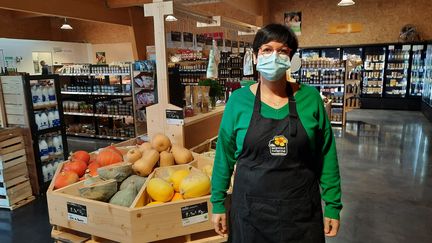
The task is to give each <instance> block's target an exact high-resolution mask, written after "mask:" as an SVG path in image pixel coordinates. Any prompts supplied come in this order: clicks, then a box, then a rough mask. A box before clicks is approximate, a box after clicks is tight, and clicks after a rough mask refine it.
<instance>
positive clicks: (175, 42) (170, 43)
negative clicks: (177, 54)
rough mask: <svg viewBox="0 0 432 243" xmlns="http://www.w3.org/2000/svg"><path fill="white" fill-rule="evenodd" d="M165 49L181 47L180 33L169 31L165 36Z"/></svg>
mask: <svg viewBox="0 0 432 243" xmlns="http://www.w3.org/2000/svg"><path fill="white" fill-rule="evenodd" d="M166 35H167V36H166V42H167V48H181V47H182V32H179V31H171V32H168V33H167V34H166Z"/></svg>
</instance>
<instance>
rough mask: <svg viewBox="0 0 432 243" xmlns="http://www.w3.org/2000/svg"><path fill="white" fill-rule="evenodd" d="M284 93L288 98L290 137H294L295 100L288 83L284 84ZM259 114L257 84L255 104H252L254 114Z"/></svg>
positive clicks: (259, 103) (259, 83)
mask: <svg viewBox="0 0 432 243" xmlns="http://www.w3.org/2000/svg"><path fill="white" fill-rule="evenodd" d="M285 88H286V93H287V96H288V104H289V106H288V107H289V118H290V120H289V123H290V135H291V136H292V137H295V136H296V135H297V119H298V114H297V106H296V100H295V97H294V91H293V88H292V87H291V85H290V84H289V83H287V84H286V87H285ZM260 112H261V82H258V88H257V91H256V94H255V102H254V113H255V114H259V113H260Z"/></svg>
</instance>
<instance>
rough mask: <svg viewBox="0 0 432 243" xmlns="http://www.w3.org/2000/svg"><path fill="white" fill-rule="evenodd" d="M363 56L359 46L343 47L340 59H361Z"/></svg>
mask: <svg viewBox="0 0 432 243" xmlns="http://www.w3.org/2000/svg"><path fill="white" fill-rule="evenodd" d="M362 57H363V48H361V47H345V48H343V50H342V60H348V59H354V60H357V59H362Z"/></svg>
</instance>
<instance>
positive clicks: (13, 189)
mask: <svg viewBox="0 0 432 243" xmlns="http://www.w3.org/2000/svg"><path fill="white" fill-rule="evenodd" d="M26 131H27V130H25V129H21V128H12V129H3V130H1V131H0V207H2V208H9V209H15V208H17V207H19V206H22V205H24V204H26V203H28V202H30V201H32V200H33V199H34V197H33V191H32V185H31V183H30V179H29V173H28V168H27V162H28V156H27V146H26V136H25V132H26Z"/></svg>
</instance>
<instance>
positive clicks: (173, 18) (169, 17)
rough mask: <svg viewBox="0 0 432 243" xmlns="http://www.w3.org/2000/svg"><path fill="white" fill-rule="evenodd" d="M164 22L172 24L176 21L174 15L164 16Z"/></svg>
mask: <svg viewBox="0 0 432 243" xmlns="http://www.w3.org/2000/svg"><path fill="white" fill-rule="evenodd" d="M165 21H168V22H174V21H177V18H176V17H174V15H171V14H170V15H168V16H166V18H165Z"/></svg>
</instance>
